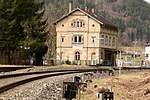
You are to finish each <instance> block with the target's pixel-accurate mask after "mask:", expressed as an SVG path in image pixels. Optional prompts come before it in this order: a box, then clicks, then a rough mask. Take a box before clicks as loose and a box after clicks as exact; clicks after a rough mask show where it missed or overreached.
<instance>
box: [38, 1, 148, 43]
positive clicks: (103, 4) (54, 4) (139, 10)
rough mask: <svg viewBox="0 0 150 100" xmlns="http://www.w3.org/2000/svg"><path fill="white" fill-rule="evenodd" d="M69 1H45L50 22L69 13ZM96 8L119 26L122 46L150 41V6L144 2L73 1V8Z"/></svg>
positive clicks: (100, 13)
mask: <svg viewBox="0 0 150 100" xmlns="http://www.w3.org/2000/svg"><path fill="white" fill-rule="evenodd" d="M38 1H43V0H38ZM68 2H69V0H45V7H46V14H45V15H46V16H45V17H47V16H48V19H49V22H52V21H54V20H55V19H57V18H60V17H61V16H63V15H64V14H66V13H68V4H69V3H68ZM85 5H86V6H88V7H90V6H93V5H94V6H95V9H96V13H97V14H98V15H101V16H104V17H105V18H106V19H108V20H110V21H112V22H113V23H114V24H117V25H118V26H119V28H120V32H119V37H120V40H121V41H122V43H121V44H122V45H124V46H131V45H133V43H132V42H133V41H134V40H137V41H138V45H142V44H144V43H145V42H146V41H150V4H149V3H147V2H145V1H144V0H73V8H75V7H81V8H84V6H85Z"/></svg>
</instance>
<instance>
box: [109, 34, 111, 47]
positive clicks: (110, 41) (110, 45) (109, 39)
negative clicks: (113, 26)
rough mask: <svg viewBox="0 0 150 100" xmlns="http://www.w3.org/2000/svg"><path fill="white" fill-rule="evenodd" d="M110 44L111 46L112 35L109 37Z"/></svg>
mask: <svg viewBox="0 0 150 100" xmlns="http://www.w3.org/2000/svg"><path fill="white" fill-rule="evenodd" d="M109 46H111V36H110V37H109Z"/></svg>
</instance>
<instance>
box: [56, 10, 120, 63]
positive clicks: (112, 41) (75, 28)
mask: <svg viewBox="0 0 150 100" xmlns="http://www.w3.org/2000/svg"><path fill="white" fill-rule="evenodd" d="M54 25H55V26H56V32H57V45H56V46H57V49H56V50H57V54H56V56H57V58H56V59H57V60H60V61H66V60H69V61H71V62H72V63H73V64H81V65H96V64H102V62H104V61H107V62H108V63H109V65H114V64H115V58H116V48H117V46H116V42H117V33H118V27H117V26H115V25H113V24H111V23H110V22H108V21H107V20H105V19H104V18H102V17H100V16H97V15H96V14H95V13H91V14H89V13H87V12H85V11H83V10H81V9H80V8H76V9H74V10H73V11H71V12H70V13H68V14H67V15H65V16H63V17H62V18H60V19H58V20H56V21H55V22H54Z"/></svg>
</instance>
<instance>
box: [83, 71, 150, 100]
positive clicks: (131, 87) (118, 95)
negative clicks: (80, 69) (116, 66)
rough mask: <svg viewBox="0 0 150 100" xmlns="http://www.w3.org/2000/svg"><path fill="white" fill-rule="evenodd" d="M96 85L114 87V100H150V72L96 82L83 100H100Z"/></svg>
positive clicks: (84, 94) (84, 95)
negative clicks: (97, 95)
mask: <svg viewBox="0 0 150 100" xmlns="http://www.w3.org/2000/svg"><path fill="white" fill-rule="evenodd" d="M94 84H97V85H98V86H105V87H109V86H112V87H113V92H114V100H150V72H135V73H129V74H122V75H121V76H113V77H107V78H103V79H98V80H94V81H93V83H91V84H89V85H88V88H87V90H86V92H84V93H83V94H82V95H81V100H98V98H97V97H96V93H97V88H94Z"/></svg>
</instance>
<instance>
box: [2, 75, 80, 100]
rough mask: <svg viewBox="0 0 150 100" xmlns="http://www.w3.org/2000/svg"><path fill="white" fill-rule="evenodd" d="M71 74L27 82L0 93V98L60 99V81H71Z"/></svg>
mask: <svg viewBox="0 0 150 100" xmlns="http://www.w3.org/2000/svg"><path fill="white" fill-rule="evenodd" d="M76 75H81V74H76ZM73 76H74V74H70V75H62V76H56V77H51V78H45V79H41V80H37V81H33V82H29V83H26V84H24V85H21V86H18V87H16V88H13V89H11V90H8V91H6V92H4V93H2V94H0V100H62V99H61V96H62V95H60V94H61V93H60V92H62V89H61V86H62V83H63V81H64V80H70V81H73ZM53 94H56V95H53ZM57 94H58V95H57ZM57 98H59V99H57Z"/></svg>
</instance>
